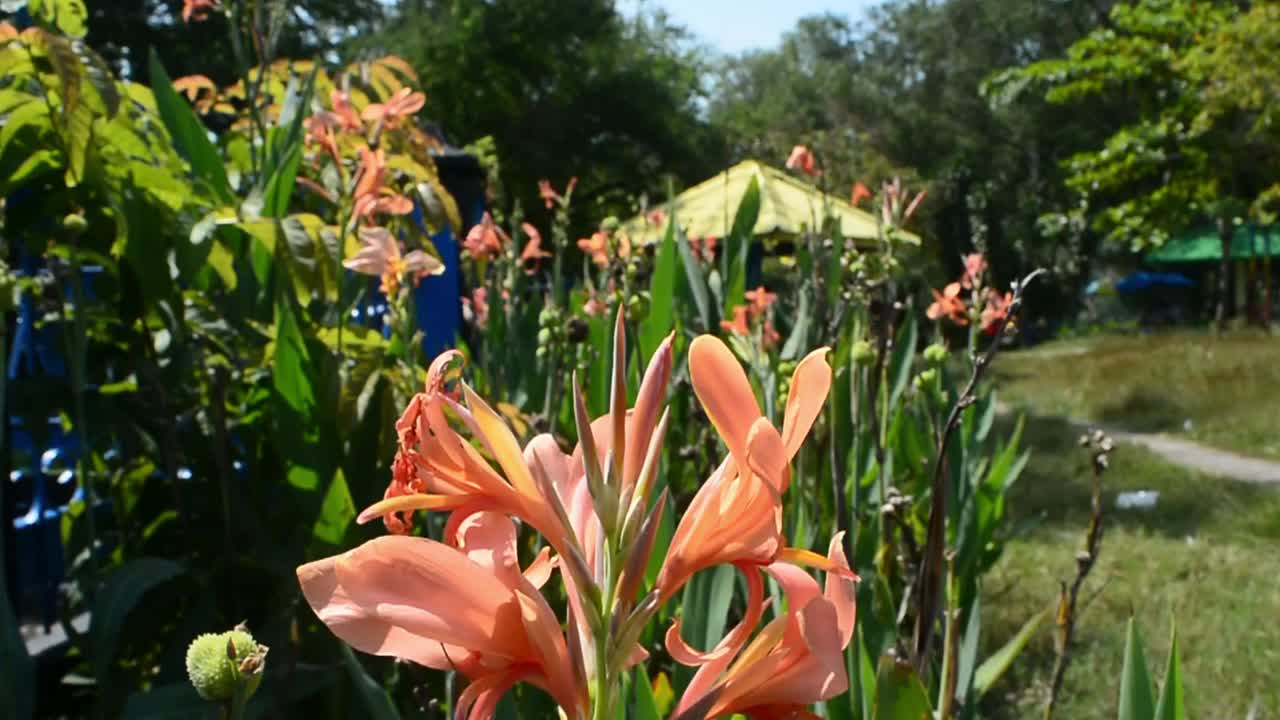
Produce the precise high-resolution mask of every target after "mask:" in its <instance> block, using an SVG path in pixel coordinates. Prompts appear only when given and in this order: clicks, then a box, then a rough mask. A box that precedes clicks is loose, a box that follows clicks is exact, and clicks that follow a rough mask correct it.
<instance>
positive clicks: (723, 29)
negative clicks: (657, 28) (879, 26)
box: [619, 0, 876, 53]
mask: <svg viewBox="0 0 1280 720" xmlns="http://www.w3.org/2000/svg"><path fill="white" fill-rule="evenodd" d="M874 4H876V3H875V0H843V2H834V1H833V0H620V2H619V7H620V9H621V10H622V11H623V12H624V13H628V14H629V13H632V12H635V9H636V8H637V7H640V6H641V5H643V6H646V7H653V6H657V7H661V8H662V9H664V10H666V11H667V14H668V15H670V16H671V17H672V19H674V20H675V21H676V22H678V23H680V24H681V25H684V26H686V27H688V28H689V29H690V30H692V31H693V32H694V33H695V34H697V35H698V36H699V37H701V38H702V39H703V40H705V41H706V42H707V43H708V44H709V45H711V46H712V47H713V48H715V49H717V50H720V51H722V52H726V53H737V52H742V51H743V50H754V49H758V48H767V47H772V46H774V45H777V43H778V41H779V40H780V39H781V38H782V34H783V33H784V32H786V31H787V30H790V29H791V28H792V27H794V26H795V24H796V20H799V19H800V18H802V17H804V16H806V15H816V14H818V13H823V12H832V13H835V14H837V15H847V16H848V17H850V18H851V19H855V20H856V19H857V18H859V17H861V16H862V14H863V13H864V12H865V11H866V10H867V8H870V7H871V6H872V5H874Z"/></svg>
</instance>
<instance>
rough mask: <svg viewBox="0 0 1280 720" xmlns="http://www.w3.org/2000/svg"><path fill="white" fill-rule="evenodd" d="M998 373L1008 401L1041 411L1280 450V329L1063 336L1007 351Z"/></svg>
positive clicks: (1235, 446)
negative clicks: (1276, 333)
mask: <svg viewBox="0 0 1280 720" xmlns="http://www.w3.org/2000/svg"><path fill="white" fill-rule="evenodd" d="M995 374H996V375H997V377H998V378H999V382H1000V385H999V387H1000V390H1001V396H1002V398H1003V399H1004V400H1005V401H1007V402H1009V403H1010V404H1012V405H1014V406H1021V407H1026V408H1028V409H1030V410H1032V411H1033V412H1035V413H1036V414H1039V415H1059V416H1064V417H1071V418H1076V419H1080V420H1092V421H1095V422H1101V423H1107V424H1111V425H1115V426H1118V427H1123V428H1124V429H1126V430H1136V431H1150V432H1166V433H1170V434H1175V435H1179V436H1182V437H1186V438H1189V439H1192V440H1196V441H1198V442H1203V443H1205V444H1207V445H1213V446H1215V447H1220V448H1225V449H1228V450H1235V451H1237V452H1241V453H1245V454H1248V455H1256V456H1259V457H1272V458H1280V414H1277V411H1276V407H1277V406H1280V337H1271V336H1268V335H1265V334H1262V333H1260V332H1238V333H1229V334H1227V335H1225V336H1223V337H1221V338H1219V339H1217V340H1215V339H1213V337H1212V336H1210V335H1209V334H1208V333H1205V332H1193V331H1183V332H1175V333H1168V334H1160V335H1152V336H1146V337H1108V338H1098V339H1090V340H1081V341H1065V342H1054V343H1048V344H1046V345H1043V346H1041V347H1039V348H1035V349H1032V350H1025V351H1019V352H1010V353H1008V354H1007V355H1004V356H1002V357H1001V358H1000V360H999V361H998V362H997V363H996V367H995ZM1188 420H1190V429H1189V430H1187V429H1186V428H1187V421H1188Z"/></svg>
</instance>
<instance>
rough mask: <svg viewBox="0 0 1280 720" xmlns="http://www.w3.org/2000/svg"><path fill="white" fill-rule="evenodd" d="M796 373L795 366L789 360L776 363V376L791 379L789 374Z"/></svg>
mask: <svg viewBox="0 0 1280 720" xmlns="http://www.w3.org/2000/svg"><path fill="white" fill-rule="evenodd" d="M795 371H796V364H795V363H794V362H792V361H791V360H783V361H782V362H780V363H778V374H779V375H781V376H782V377H788V378H789V377H791V373H794V372H795Z"/></svg>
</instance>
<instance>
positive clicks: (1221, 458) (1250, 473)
mask: <svg viewBox="0 0 1280 720" xmlns="http://www.w3.org/2000/svg"><path fill="white" fill-rule="evenodd" d="M998 411H999V412H1000V413H1001V414H1008V413H1012V412H1015V410H1014V409H1013V408H1011V407H1009V406H1007V405H1005V404H1004V403H1000V404H999V407H998ZM1020 411H1021V412H1025V413H1027V415H1028V417H1030V418H1034V417H1035V415H1034V414H1032V413H1031V412H1030V411H1028V410H1026V409H1022V410H1020ZM1068 422H1069V423H1070V424H1071V426H1072V427H1073V428H1075V429H1076V430H1078V431H1079V432H1085V431H1088V430H1093V429H1101V430H1102V431H1103V432H1105V433H1107V434H1108V435H1110V436H1111V437H1112V438H1113V439H1114V440H1116V441H1117V442H1120V443H1128V444H1130V445H1138V446H1140V447H1144V448H1146V449H1147V450H1150V451H1151V452H1153V453H1155V454H1156V455H1159V456H1160V457H1161V458H1163V459H1165V460H1167V461H1168V462H1171V463H1173V464H1175V465H1181V466H1182V467H1185V468H1187V469H1189V470H1195V471H1197V472H1202V473H1205V474H1207V475H1217V476H1219V477H1225V478H1230V479H1232V480H1240V481H1241V482H1248V483H1257V484H1259V485H1280V462H1277V461H1274V460H1262V459H1260V458H1254V457H1249V456H1248V455H1241V454H1239V453H1234V452H1231V451H1229V450H1219V449H1217V448H1212V447H1209V446H1208V445H1201V444H1199V443H1193V442H1191V441H1190V440H1180V439H1178V438H1173V437H1169V436H1168V435H1160V434H1157V433H1142V432H1130V431H1128V430H1124V429H1122V428H1117V427H1112V426H1109V425H1099V424H1097V423H1090V422H1084V421H1081V420H1068Z"/></svg>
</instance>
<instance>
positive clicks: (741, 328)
mask: <svg viewBox="0 0 1280 720" xmlns="http://www.w3.org/2000/svg"><path fill="white" fill-rule="evenodd" d="M720 329H721V330H723V331H725V332H727V333H732V334H734V335H742V336H743V337H746V336H748V335H750V334H751V328H750V327H749V326H748V325H747V306H746V305H737V306H735V307H734V308H733V319H732V320H721V321H720Z"/></svg>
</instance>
